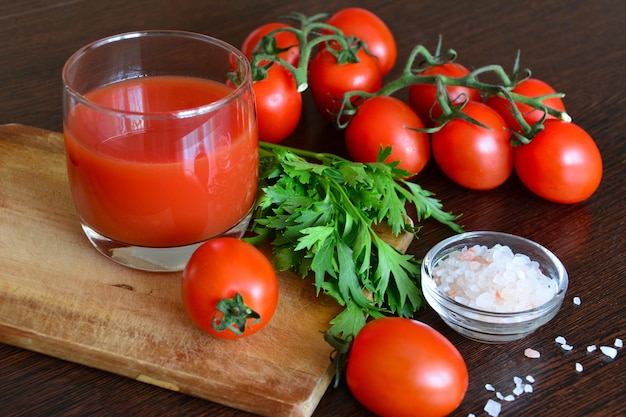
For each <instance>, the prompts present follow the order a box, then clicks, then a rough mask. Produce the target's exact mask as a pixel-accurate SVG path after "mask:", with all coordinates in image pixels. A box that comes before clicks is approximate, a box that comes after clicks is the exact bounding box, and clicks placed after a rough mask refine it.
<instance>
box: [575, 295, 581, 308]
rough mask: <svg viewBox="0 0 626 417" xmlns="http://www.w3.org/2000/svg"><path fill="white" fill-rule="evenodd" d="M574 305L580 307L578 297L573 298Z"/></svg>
mask: <svg viewBox="0 0 626 417" xmlns="http://www.w3.org/2000/svg"><path fill="white" fill-rule="evenodd" d="M574 305H577V306H579V305H580V297H574Z"/></svg>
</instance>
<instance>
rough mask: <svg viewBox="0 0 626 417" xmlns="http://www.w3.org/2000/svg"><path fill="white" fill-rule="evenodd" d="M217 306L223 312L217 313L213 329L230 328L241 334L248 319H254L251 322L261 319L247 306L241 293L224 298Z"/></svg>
mask: <svg viewBox="0 0 626 417" xmlns="http://www.w3.org/2000/svg"><path fill="white" fill-rule="evenodd" d="M216 308H217V310H218V311H219V312H220V313H221V314H217V313H216V315H215V316H214V317H213V321H212V325H213V330H215V331H217V332H223V331H226V330H229V331H232V332H233V333H235V334H237V335H239V336H240V335H242V334H243V333H244V332H245V330H246V324H248V320H250V319H252V322H251V323H259V322H260V321H261V316H260V315H259V314H258V313H257V312H256V311H254V310H252V309H251V308H250V307H248V306H246V304H245V303H244V300H243V296H242V295H241V294H240V293H235V295H234V296H233V298H222V299H221V300H219V301H218V302H217V305H216Z"/></svg>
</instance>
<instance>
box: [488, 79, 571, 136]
mask: <svg viewBox="0 0 626 417" xmlns="http://www.w3.org/2000/svg"><path fill="white" fill-rule="evenodd" d="M511 92H513V93H516V94H519V95H522V96H525V97H539V96H543V95H546V94H554V93H556V91H555V90H554V88H552V87H551V86H549V85H548V84H546V83H545V82H543V81H541V80H538V79H536V78H528V79H526V80H524V81H522V82H521V83H519V84H518V85H517V86H515V88H513V89H512V90H511ZM486 103H487V105H488V106H490V107H492V108H493V109H495V110H496V111H497V112H498V113H499V114H500V116H502V118H503V119H504V121H505V122H506V124H507V125H508V126H509V129H511V130H513V131H516V132H520V131H521V127H520V125H519V123H518V121H517V120H515V116H513V110H512V108H511V104H510V103H509V101H508V100H507V99H506V98H504V97H499V96H492V97H489V98H488V99H487V101H486ZM543 104H545V105H546V106H548V107H551V108H553V109H555V110H559V111H565V105H564V104H563V100H561V99H560V98H558V97H554V98H548V99H545V100H543ZM516 105H517V108H518V109H519V111H520V112H521V113H522V115H523V117H524V120H525V121H526V122H527V123H528V124H529V125H531V126H532V125H534V124H535V123H537V122H538V121H539V120H541V118H542V117H543V115H544V113H545V112H544V111H542V110H538V109H534V108H532V107H531V106H529V105H527V104H522V103H516ZM554 118H555V117H554V116H552V115H550V114H548V115H547V119H554Z"/></svg>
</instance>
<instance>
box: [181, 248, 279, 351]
mask: <svg viewBox="0 0 626 417" xmlns="http://www.w3.org/2000/svg"><path fill="white" fill-rule="evenodd" d="M182 300H183V305H184V308H185V311H186V312H187V314H188V315H189V317H190V318H191V320H192V321H193V322H194V323H195V324H196V325H197V326H198V327H199V328H200V329H202V330H203V331H205V332H206V333H208V334H210V335H211V336H214V337H216V338H220V339H237V338H240V337H244V336H248V335H251V334H253V333H256V332H257V331H259V330H260V329H262V328H263V327H264V326H265V325H266V324H267V323H268V322H269V321H270V319H271V318H272V316H273V315H274V312H275V310H276V305H277V303H278V280H277V278H276V272H275V271H274V268H273V266H272V263H271V262H270V261H269V260H268V259H267V258H266V257H265V255H264V254H263V253H262V252H261V251H260V250H258V249H257V248H256V247H254V246H253V245H251V244H249V243H247V242H244V241H243V240H240V239H236V238H234V237H220V238H215V239H211V240H209V241H207V242H206V243H203V244H202V245H201V246H200V247H199V248H198V249H196V251H195V252H194V253H193V254H192V255H191V258H190V259H189V262H188V263H187V265H186V266H185V269H184V270H183V279H182Z"/></svg>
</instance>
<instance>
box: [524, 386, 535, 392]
mask: <svg viewBox="0 0 626 417" xmlns="http://www.w3.org/2000/svg"><path fill="white" fill-rule="evenodd" d="M524 392H529V393H530V392H533V386H532V385H530V384H525V385H524Z"/></svg>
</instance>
